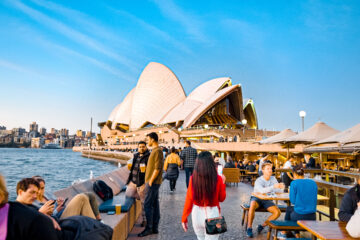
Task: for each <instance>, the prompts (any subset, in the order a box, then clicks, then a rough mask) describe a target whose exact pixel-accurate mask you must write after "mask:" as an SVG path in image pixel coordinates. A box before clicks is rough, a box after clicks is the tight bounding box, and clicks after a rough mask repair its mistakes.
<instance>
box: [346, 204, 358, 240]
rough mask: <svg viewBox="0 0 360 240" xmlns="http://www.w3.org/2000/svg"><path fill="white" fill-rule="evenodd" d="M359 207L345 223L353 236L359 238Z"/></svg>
mask: <svg viewBox="0 0 360 240" xmlns="http://www.w3.org/2000/svg"><path fill="white" fill-rule="evenodd" d="M359 226H360V209H358V210H356V211H355V213H354V215H353V216H352V217H351V218H350V221H349V222H348V223H347V225H346V230H347V231H348V233H349V235H350V236H351V237H353V238H360V228H359Z"/></svg>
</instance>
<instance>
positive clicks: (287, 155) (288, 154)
mask: <svg viewBox="0 0 360 240" xmlns="http://www.w3.org/2000/svg"><path fill="white" fill-rule="evenodd" d="M289 157H290V150H289V144H288V145H287V154H286V158H287V159H289Z"/></svg>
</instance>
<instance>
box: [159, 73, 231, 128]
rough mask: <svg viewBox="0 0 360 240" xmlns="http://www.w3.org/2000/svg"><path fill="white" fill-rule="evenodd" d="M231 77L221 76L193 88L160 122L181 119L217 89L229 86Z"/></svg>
mask: <svg viewBox="0 0 360 240" xmlns="http://www.w3.org/2000/svg"><path fill="white" fill-rule="evenodd" d="M231 85H232V83H231V78H228V77H223V78H216V79H212V80H209V81H207V82H205V83H203V84H201V85H200V86H198V87H197V88H195V89H194V90H193V91H192V92H191V93H190V94H189V96H188V97H187V98H186V99H185V100H184V101H183V102H181V103H179V104H178V105H177V106H176V107H174V108H173V109H171V110H170V112H169V113H167V114H166V115H165V117H164V118H163V119H162V120H161V123H172V122H177V121H183V120H184V119H185V118H186V117H187V116H189V114H190V113H191V112H193V111H194V110H195V109H196V108H198V107H199V106H201V105H202V104H204V103H205V102H206V101H207V100H208V99H209V98H210V97H212V96H213V95H214V94H215V93H216V92H217V91H219V90H221V89H222V88H223V87H225V86H231Z"/></svg>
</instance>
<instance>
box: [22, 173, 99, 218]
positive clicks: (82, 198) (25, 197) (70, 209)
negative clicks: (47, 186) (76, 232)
mask: <svg viewBox="0 0 360 240" xmlns="http://www.w3.org/2000/svg"><path fill="white" fill-rule="evenodd" d="M39 189H40V184H39V182H38V181H37V180H35V179H34V178H24V179H22V180H20V181H19V182H18V184H17V186H16V193H17V198H16V201H17V202H20V203H22V204H24V205H27V206H29V207H33V208H35V209H36V210H38V211H39V212H41V213H43V214H45V215H47V216H49V217H51V219H54V217H55V218H59V217H60V219H63V218H66V217H70V216H78V215H81V216H87V217H90V218H93V219H97V220H99V221H100V220H101V217H100V212H99V209H98V204H97V202H96V199H95V194H93V193H80V194H77V195H76V196H75V197H74V198H73V199H71V201H70V202H69V203H68V204H67V206H66V207H65V209H64V211H63V212H62V214H61V212H60V214H56V215H54V214H53V213H54V205H55V204H54V201H56V200H49V201H46V202H45V203H44V204H43V205H42V206H41V207H40V208H39V207H38V206H36V205H33V203H34V201H35V200H36V199H37V198H38V191H39ZM63 203H64V202H62V204H63ZM61 206H62V205H61ZM54 225H56V223H54Z"/></svg>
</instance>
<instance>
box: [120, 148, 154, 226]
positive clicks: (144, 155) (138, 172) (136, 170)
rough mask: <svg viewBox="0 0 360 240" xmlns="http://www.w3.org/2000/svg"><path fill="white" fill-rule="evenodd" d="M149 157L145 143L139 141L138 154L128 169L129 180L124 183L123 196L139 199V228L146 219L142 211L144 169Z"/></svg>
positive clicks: (143, 224) (144, 223)
mask: <svg viewBox="0 0 360 240" xmlns="http://www.w3.org/2000/svg"><path fill="white" fill-rule="evenodd" d="M149 156H150V152H149V150H148V149H147V147H146V143H145V142H143V141H140V142H139V144H138V152H137V153H135V154H134V158H133V163H132V166H131V169H130V174H129V178H128V180H127V182H126V185H127V188H126V192H125V195H126V196H128V197H133V198H136V199H139V200H140V201H141V204H142V206H143V208H142V216H143V222H142V224H141V226H145V225H146V217H145V211H144V201H145V191H144V190H145V169H146V165H147V162H148V159H149Z"/></svg>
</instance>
